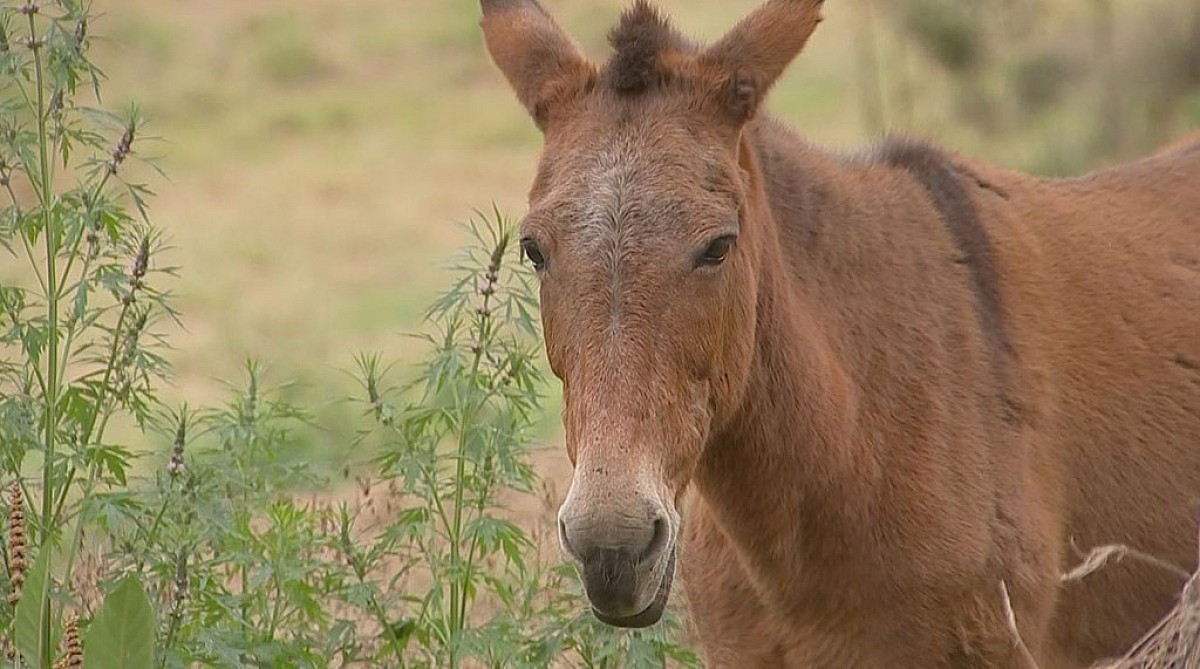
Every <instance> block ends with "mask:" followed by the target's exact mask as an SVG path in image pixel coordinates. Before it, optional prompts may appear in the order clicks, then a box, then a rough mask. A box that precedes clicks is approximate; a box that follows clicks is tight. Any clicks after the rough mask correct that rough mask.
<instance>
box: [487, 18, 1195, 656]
mask: <svg viewBox="0 0 1200 669" xmlns="http://www.w3.org/2000/svg"><path fill="white" fill-rule="evenodd" d="M820 4H821V3H819V2H816V1H814V0H772V1H771V2H768V3H767V4H766V5H764V6H763V8H761V9H760V10H759V11H757V12H756V13H754V14H752V15H751V16H750V17H748V18H747V19H746V20H745V21H743V22H742V23H741V24H739V25H738V26H737V27H736V28H734V30H733V31H731V33H730V34H729V35H728V36H726V37H725V38H724V39H722V40H721V41H720V42H718V43H717V44H716V45H714V46H713V47H711V48H709V49H707V50H700V49H697V48H682V47H679V46H678V44H679V43H677V42H676V40H674V38H672V39H663V36H664V35H672V34H673V33H671V32H669V28H668V27H667V26H666V24H665V23H661V24H660V23H657V22H655V21H652V20H650V19H649V18H643V19H641V20H642V21H643V23H640V24H638V23H637V22H634V23H635V24H637V25H636V26H634V27H636V28H637V29H636V30H634V29H630V28H628V26H627V28H626V29H625V30H624V32H623V33H621V34H624V35H625V36H626V37H628V39H624V40H622V39H615V38H614V40H613V41H614V44H615V45H616V46H617V47H618V49H620V51H619V52H618V54H617V55H616V56H615V59H614V60H613V61H610V63H609V65H608V66H607V67H606V69H605V70H600V69H596V68H594V67H593V66H591V65H590V64H589V63H588V62H587V61H586V59H584V58H583V57H582V56H581V55H580V54H578V53H577V52H576V51H575V50H574V49H573V47H572V48H567V47H566V46H562V48H561V49H560V50H557V51H555V52H554V53H552V54H551V58H550V60H549V62H553V63H557V66H556V67H555V68H552V71H551V74H550V75H549V76H550V80H551V81H552V82H553V86H554V90H560V91H561V90H570V91H573V92H572V94H570V95H559V96H556V97H554V98H553V100H552V102H551V103H550V104H549V107H546V110H547V114H546V116H545V119H547V120H548V122H545V123H542V127H543V130H544V132H545V149H544V152H543V156H542V160H541V165H540V169H539V172H538V176H537V178H536V180H535V182H534V184H533V188H532V190H531V192H530V212H529V215H528V216H527V218H526V220H525V221H524V222H523V224H522V235H523V238H524V239H525V243H527V244H529V245H531V246H530V247H529V248H531V249H533V250H534V251H536V252H537V253H540V254H541V255H543V256H544V257H545V259H546V263H545V267H544V268H542V270H541V271H540V275H541V279H542V288H541V300H542V317H543V323H544V326H545V343H546V350H547V355H548V357H549V359H550V363H551V366H552V368H553V370H554V372H555V374H556V375H558V376H559V377H560V378H561V379H562V380H563V392H564V402H565V405H564V412H563V419H564V425H565V428H566V436H567V448H568V452H569V454H570V455H571V458H572V462H573V463H574V464H575V474H574V478H573V481H572V487H571V492H570V493H569V494H568V497H567V500H566V501H565V502H564V505H563V509H562V512H561V515H560V519H561V529H562V533H563V539H564V541H563V544H564V548H565V549H566V550H567V552H568V553H569V554H570V555H571V556H572V557H574V558H575V559H576V560H578V561H579V562H580V565H581V571H582V572H583V573H584V581H585V585H586V586H587V589H588V594H589V598H590V599H591V601H592V603H593V606H594V607H595V608H596V610H597V613H598V615H601V616H602V617H603V618H604V619H606V620H610V621H613V622H614V624H620V625H629V626H640V625H644V624H648V623H651V622H653V621H654V620H657V617H658V615H659V613H660V609H659V605H660V603H661V602H662V601H664V599H665V597H664V594H663V593H664V588H665V587H668V586H669V584H670V583H671V581H672V580H673V574H674V570H675V560H676V556H677V557H678V572H679V574H680V577H681V579H682V581H683V585H684V587H685V589H686V595H687V598H688V601H689V604H690V611H691V616H692V622H693V624H694V625H695V627H696V630H697V632H698V633H699V637H700V639H701V645H702V647H703V650H704V654H705V656H706V659H707V661H708V664H709V666H712V667H856V668H857V667H864V668H874V667H879V668H885V667H886V668H893V667H922V668H924V667H931V668H937V667H989V668H991V667H1020V666H1024V665H1023V664H1022V659H1021V657H1020V655H1019V654H1018V653H1017V652H1016V650H1015V648H1016V646H1015V644H1014V639H1013V635H1012V634H1011V632H1010V630H1009V628H1008V625H1007V623H1006V619H1005V613H1004V607H1003V600H1002V587H1003V588H1006V589H1007V591H1008V593H1009V594H1010V596H1011V602H1012V605H1013V608H1014V610H1015V615H1016V619H1017V623H1018V625H1019V629H1020V634H1021V637H1022V639H1023V641H1024V643H1025V644H1026V645H1027V646H1028V647H1029V649H1030V650H1031V652H1032V653H1033V654H1034V656H1035V657H1036V658H1037V660H1038V662H1039V663H1040V665H1041V666H1042V667H1043V668H1044V669H1064V668H1075V667H1083V666H1086V665H1087V664H1089V663H1091V662H1094V661H1096V660H1099V659H1101V658H1103V657H1106V656H1111V655H1115V654H1117V653H1118V652H1120V651H1122V650H1123V649H1124V648H1125V647H1126V646H1128V645H1129V644H1130V643H1132V642H1133V641H1134V640H1135V639H1136V638H1137V637H1138V636H1139V635H1140V634H1141V633H1142V632H1144V631H1145V630H1147V629H1148V628H1149V626H1150V625H1151V624H1152V623H1153V622H1154V621H1155V620H1156V619H1157V618H1158V617H1160V616H1161V615H1162V614H1164V613H1165V612H1166V611H1167V610H1168V608H1169V607H1170V606H1171V604H1172V603H1173V601H1174V598H1175V596H1176V592H1177V590H1178V588H1179V586H1180V585H1181V583H1180V582H1179V581H1178V580H1177V578H1176V577H1175V576H1174V575H1172V574H1170V573H1166V572H1164V571H1162V570H1158V569H1156V568H1153V567H1149V566H1145V565H1142V564H1139V563H1136V562H1132V561H1126V562H1121V563H1117V564H1113V565H1110V566H1108V567H1106V568H1105V569H1103V570H1101V571H1099V572H1097V573H1095V574H1093V575H1091V576H1088V577H1087V578H1084V579H1083V580H1081V581H1079V582H1072V583H1070V584H1063V583H1061V582H1060V578H1059V577H1060V574H1062V573H1063V572H1064V571H1066V570H1067V569H1069V568H1070V567H1071V566H1073V565H1074V564H1075V563H1076V562H1077V561H1078V559H1079V554H1078V551H1086V550H1087V549H1090V548H1092V547H1095V546H1099V545H1103V544H1110V543H1121V544H1126V545H1129V546H1132V547H1134V548H1137V549H1138V550H1141V551H1144V552H1147V553H1151V554H1154V555H1156V556H1158V557H1160V558H1162V559H1165V560H1169V561H1172V562H1174V563H1176V564H1178V565H1180V566H1182V567H1187V568H1194V567H1195V554H1196V552H1195V539H1196V532H1197V518H1198V517H1200V151H1198V150H1196V147H1197V146H1198V144H1197V140H1200V135H1197V136H1196V137H1193V138H1190V139H1187V140H1184V141H1181V142H1179V143H1178V144H1177V145H1175V146H1174V147H1172V148H1170V149H1167V150H1165V151H1163V152H1160V153H1159V154H1156V155H1155V156H1152V157H1149V158H1146V159H1144V160H1141V161H1138V162H1135V163H1131V164H1128V165H1122V166H1117V167H1113V168H1110V169H1106V170H1103V171H1099V172H1096V173H1093V174H1090V175H1087V176H1085V177H1082V178H1078V179H1061V180H1046V179H1037V178H1033V177H1029V176H1025V175H1022V174H1019V173H1015V172H1011V171H1008V170H1003V169H999V168H996V167H993V166H990V165H988V164H985V163H982V162H977V161H973V160H970V159H967V158H965V157H961V156H958V155H955V154H952V153H949V152H946V151H942V150H939V149H936V148H933V147H930V146H928V145H925V144H921V143H918V142H912V141H897V140H892V141H889V142H886V143H884V144H883V145H881V146H880V147H878V148H876V149H874V150H873V151H870V152H868V153H865V154H863V155H860V156H855V157H840V156H835V155H832V154H829V153H826V152H823V151H821V150H818V149H816V148H813V147H811V146H809V145H807V144H806V143H804V142H803V141H802V140H800V139H799V138H797V136H796V135H794V134H793V133H792V132H791V131H789V130H788V129H786V128H785V127H784V126H783V125H781V124H780V123H778V122H776V121H774V120H772V119H771V118H769V117H767V116H765V115H763V114H761V113H757V109H758V107H759V104H760V103H761V101H762V98H763V96H764V95H765V94H766V92H767V90H769V88H770V86H771V84H772V83H773V82H774V80H775V78H776V77H778V76H779V74H780V73H781V72H782V71H783V68H784V66H785V65H786V64H787V62H788V61H790V60H791V58H792V57H793V56H794V55H796V53H798V52H799V51H800V49H801V48H802V46H803V44H804V42H805V40H806V39H807V37H808V35H809V33H811V32H812V29H813V28H815V26H816V24H817V23H818V22H819V20H820V18H819V13H818V12H819V7H820ZM483 8H484V15H485V37H486V39H487V42H488V45H489V49H490V50H491V51H492V53H493V55H494V57H495V58H496V60H497V63H498V64H499V66H500V67H501V69H503V70H505V74H506V76H508V77H509V79H510V81H513V82H514V87H515V88H516V89H517V91H518V95H522V96H523V99H524V98H528V97H529V95H528V94H527V93H525V94H522V93H521V92H522V91H530V90H534V91H537V90H543V89H544V87H545V86H546V85H547V84H546V82H545V81H544V80H543V77H542V73H541V69H542V68H540V66H539V67H538V68H532V69H531V66H528V65H519V66H517V67H515V68H514V67H509V66H506V63H510V64H511V63H514V62H515V63H518V64H520V63H526V62H527V61H526V56H523V55H521V54H524V50H523V49H522V47H521V45H522V44H529V45H531V46H530V47H529V48H530V49H533V50H534V51H538V50H539V49H544V48H545V46H546V45H548V44H552V45H560V46H561V45H568V44H569V42H568V41H567V40H566V38H565V37H562V36H561V35H559V34H558V33H557V28H556V27H554V26H553V23H552V22H550V21H549V20H548V19H547V18H540V17H545V14H544V12H543V10H541V9H540V7H538V5H537V3H536V2H535V1H534V0H483ZM644 11H646V10H642V9H639V10H635V13H636V12H644ZM646 16H650V15H646ZM651 18H653V17H651ZM489 25H490V27H489ZM664 31H666V32H664ZM618 32H619V33H620V32H621V31H618ZM539 53H542V52H540V51H539ZM647 54H657V56H656V57H654V56H652V55H651V56H648V55H647ZM542 55H543V56H544V55H545V53H542ZM623 59H624V60H623ZM563 72H574V73H576V78H575V79H570V78H569V77H568V79H566V80H564V79H562V73H563ZM603 72H614V73H616V74H596V73H603ZM648 72H653V73H655V74H654V75H653V76H650V75H648V74H647V73H648ZM529 77H532V79H530V78H529ZM633 83H637V85H632V84H633ZM535 106H536V105H535ZM539 123H541V121H539ZM731 234H735V235H736V236H737V240H736V244H735V245H734V246H733V247H732V249H731V250H730V251H729V252H728V255H727V258H726V259H725V261H724V263H723V264H719V265H713V264H710V263H706V262H702V259H703V257H704V254H705V253H707V252H706V251H705V249H706V248H708V246H709V245H710V244H711V243H712V242H713V240H715V239H717V238H719V237H723V236H727V235H731Z"/></svg>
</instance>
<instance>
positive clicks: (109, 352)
mask: <svg viewBox="0 0 1200 669" xmlns="http://www.w3.org/2000/svg"><path fill="white" fill-rule="evenodd" d="M88 42H89V37H88V13H87V5H86V4H85V3H83V2H81V1H78V0H58V1H57V2H52V3H42V4H21V5H13V4H11V3H9V4H0V193H2V197H3V198H4V199H5V200H6V202H5V203H4V205H3V208H2V209H0V246H3V253H4V254H5V255H6V257H8V258H11V259H15V260H16V261H17V264H19V268H20V269H19V270H17V271H14V272H12V273H11V274H10V273H9V272H8V270H7V269H6V271H5V273H4V274H3V275H0V276H2V278H0V446H2V447H3V449H2V451H0V484H2V485H3V486H4V488H5V490H6V491H7V494H6V495H5V507H6V510H7V513H5V514H4V521H3V525H2V526H0V536H2V537H3V541H0V546H2V547H3V550H2V551H0V555H2V557H3V567H4V568H3V570H2V572H0V594H3V595H4V599H3V601H0V642H2V643H3V651H2V652H3V655H4V660H3V661H6V662H9V661H11V663H12V664H13V666H16V667H31V668H37V669H45V668H49V667H51V666H58V665H60V664H61V665H65V666H77V663H78V662H85V663H86V665H87V666H88V667H89V669H105V668H107V667H138V668H142V667H146V666H156V667H187V666H197V665H201V666H223V667H245V666H257V667H279V666H287V667H329V666H350V665H364V664H365V665H369V666H402V667H444V666H448V667H459V666H488V667H546V666H551V665H553V666H586V667H617V666H629V667H660V666H664V665H666V664H667V663H668V662H669V661H674V662H677V663H679V664H683V665H695V664H696V662H697V661H696V658H695V657H694V656H693V655H692V654H691V653H690V652H688V651H687V650H685V649H684V648H682V647H680V646H679V645H678V644H677V643H676V642H675V641H673V637H672V635H673V633H674V632H675V631H676V630H677V623H676V622H675V621H674V620H673V619H669V620H668V621H667V622H666V623H664V624H663V625H661V626H660V627H658V628H657V629H655V630H651V631H642V632H618V631H616V630H613V629H612V628H609V627H607V626H604V625H602V624H600V623H598V622H597V621H596V620H595V619H594V618H593V617H592V616H591V614H590V612H588V610H587V608H586V606H585V605H584V599H583V597H582V595H581V593H580V592H579V587H578V582H577V578H576V577H575V574H574V572H573V570H572V568H570V567H568V566H566V565H564V564H561V563H558V562H557V561H554V560H552V561H546V560H544V558H542V557H541V554H540V552H539V551H538V548H539V545H540V542H539V541H538V537H539V536H545V535H544V533H543V534H539V530H538V528H537V527H534V528H528V527H521V526H519V525H518V524H516V523H515V522H514V521H513V520H512V519H511V518H509V517H508V516H507V515H506V513H505V509H504V508H503V506H504V501H505V500H506V499H508V498H509V497H510V496H512V495H521V494H525V495H528V494H534V492H535V491H536V490H538V486H539V482H538V479H537V477H536V475H535V472H534V470H533V468H532V466H531V463H530V457H529V455H530V452H529V447H530V442H531V439H532V436H531V435H532V433H533V429H534V426H535V424H536V423H537V421H538V420H539V419H540V407H539V405H538V399H539V393H540V389H541V388H542V384H543V378H542V376H541V373H540V371H539V366H538V364H537V355H538V350H539V342H538V328H537V318H536V316H535V314H536V308H537V304H536V301H535V298H534V293H533V288H532V285H531V281H532V279H531V275H530V272H528V271H527V270H526V269H525V268H523V267H521V266H520V262H519V260H520V256H519V251H518V250H517V248H516V246H515V245H514V244H513V243H512V235H513V230H512V227H511V226H510V224H509V223H508V222H506V221H505V220H503V218H502V217H501V216H500V215H499V213H497V214H496V215H495V217H494V218H492V219H491V220H481V221H478V222H477V223H476V224H475V225H473V226H471V228H470V230H471V232H472V233H473V235H474V237H473V240H472V243H471V245H470V246H469V247H468V248H467V249H466V252H465V255H464V256H463V257H462V262H460V263H459V264H458V265H457V266H456V267H455V270H456V278H455V282H454V283H453V285H452V287H451V289H450V290H449V291H448V292H447V293H446V294H445V295H444V296H443V297H441V298H440V299H439V300H438V301H437V302H436V303H435V304H434V305H433V307H432V308H431V310H430V311H429V318H428V325H429V328H428V332H427V333H426V334H423V335H420V336H419V339H420V340H421V341H423V342H424V343H425V345H427V346H428V348H429V357H428V359H427V362H426V363H425V364H424V365H423V366H422V367H421V368H420V370H419V373H417V374H416V375H415V377H414V378H412V379H411V380H409V381H407V382H402V383H400V384H399V385H398V386H396V387H393V386H391V385H390V381H389V379H390V378H391V377H392V375H391V374H388V373H387V367H386V366H385V365H384V364H383V362H382V361H381V360H380V359H379V358H378V356H369V355H363V356H359V357H358V359H357V370H356V372H355V374H356V376H357V378H358V380H359V381H360V382H361V385H362V389H363V392H362V397H359V398H353V401H354V402H356V403H357V404H358V405H360V406H361V407H362V409H363V412H364V413H363V415H364V421H365V426H364V428H363V430H362V440H361V442H360V444H359V447H360V448H362V449H369V450H366V451H365V454H366V456H367V459H365V460H364V461H363V462H362V465H363V466H364V471H363V472H356V473H355V478H354V482H355V483H357V484H358V486H359V487H360V489H361V492H360V493H359V495H358V496H357V497H355V498H352V499H344V498H343V497H344V495H343V492H342V491H335V492H329V491H330V490H331V489H332V488H333V484H334V483H335V482H337V481H338V479H337V477H336V476H331V475H330V473H329V472H323V471H318V470H317V469H315V468H314V467H312V466H310V465H308V464H306V463H305V462H304V461H303V460H302V459H300V458H297V457H295V456H294V453H293V452H292V451H293V450H294V449H295V447H296V444H298V443H302V442H303V441H304V439H306V438H307V435H309V434H310V433H311V431H312V430H313V429H314V426H313V425H312V417H311V416H310V415H309V413H308V412H306V411H304V410H303V409H301V408H299V407H297V406H294V405H293V404H291V403H289V402H287V401H285V400H284V399H283V398H284V397H285V396H286V393H285V392H284V391H285V390H286V387H279V386H268V385H267V379H266V374H265V372H264V370H263V369H262V368H261V367H260V366H259V365H258V364H256V363H253V362H250V363H248V364H247V366H246V376H245V379H244V380H242V381H241V382H239V383H238V384H236V385H235V386H234V387H233V388H232V389H231V396H230V399H229V400H228V401H227V403H226V404H225V406H223V407H218V408H214V409H192V408H189V407H188V406H186V405H185V406H182V407H179V408H168V407H166V406H164V405H163V404H162V403H160V401H159V400H158V398H157V394H156V387H157V383H158V382H159V381H161V380H162V379H163V377H164V376H165V375H166V373H167V371H168V365H167V363H166V360H165V358H164V357H163V353H162V351H163V349H164V348H165V342H164V340H163V338H162V336H161V335H160V334H158V333H157V331H156V329H155V328H156V326H157V325H158V324H159V323H161V322H162V321H164V320H170V319H173V318H174V317H175V313H174V311H173V310H172V308H171V306H170V301H169V293H167V292H165V291H164V290H163V289H162V287H161V286H160V283H159V282H160V280H161V279H162V278H163V276H164V275H169V274H171V273H172V271H173V270H172V269H171V268H169V267H161V266H160V261H159V259H160V255H161V252H162V250H163V246H162V243H161V235H160V233H159V231H158V230H157V229H156V228H155V227H154V226H153V225H151V224H150V223H149V221H148V218H147V211H146V202H145V199H146V197H147V196H148V195H149V191H148V190H147V188H146V187H145V186H144V185H141V184H138V183H136V182H133V181H128V180H127V179H126V177H127V168H128V166H129V165H128V163H129V161H130V160H131V159H132V158H134V157H135V156H136V149H137V147H139V146H140V145H141V141H142V139H143V137H144V124H143V122H142V120H141V118H140V116H139V115H138V113H137V110H136V109H132V110H130V111H129V113H128V114H126V115H125V116H124V117H115V116H112V115H110V114H108V113H105V112H103V111H100V110H95V109H88V108H85V107H84V106H82V104H81V103H78V102H77V100H78V99H82V96H83V95H84V93H85V90H84V89H83V88H82V87H91V88H93V89H95V95H96V97H97V98H99V86H100V81H101V76H100V73H99V72H98V71H97V70H96V69H95V68H94V67H92V65H91V64H90V63H89V62H88V61H87V57H86V53H87V47H88ZM77 93H78V94H79V96H78V97H77ZM7 267H13V264H8V265H7ZM117 424H128V425H129V426H134V427H138V428H140V429H142V430H143V431H145V432H146V433H148V434H150V435H155V436H154V437H153V438H154V440H155V443H159V444H162V445H163V446H164V448H163V449H162V451H161V452H155V453H149V454H145V453H141V454H138V453H134V452H133V451H132V450H131V449H130V448H128V447H127V446H125V445H120V444H117V443H114V440H113V437H112V433H113V430H112V426H114V425H117ZM349 446H351V445H348V447H349ZM350 475H351V472H350V471H349V470H346V471H345V472H343V473H342V476H341V480H343V481H344V482H345V483H349V478H350ZM372 495H374V496H372ZM551 536H552V533H551ZM556 554H557V553H556Z"/></svg>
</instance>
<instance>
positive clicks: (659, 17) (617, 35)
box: [602, 0, 695, 93]
mask: <svg viewBox="0 0 1200 669" xmlns="http://www.w3.org/2000/svg"><path fill="white" fill-rule="evenodd" d="M608 42H609V44H611V45H612V47H613V50H614V53H613V55H612V58H610V59H609V61H608V64H607V65H605V67H604V71H603V75H602V76H603V81H604V82H605V83H607V84H608V86H609V87H611V88H612V89H613V90H615V91H617V92H619V93H639V92H641V91H644V90H646V89H649V88H652V87H654V86H656V85H658V84H660V83H662V82H663V81H664V80H665V79H666V77H667V76H668V74H669V70H668V68H667V67H666V63H665V62H664V56H666V55H667V54H669V53H671V52H676V53H680V52H692V51H694V50H695V47H694V46H693V45H692V44H691V43H690V42H688V40H687V39H685V38H684V37H683V36H682V35H681V34H680V33H679V32H678V31H677V30H675V28H674V27H672V26H671V24H670V22H669V21H668V20H667V17H666V16H664V15H663V14H662V13H661V12H659V10H658V9H656V8H655V7H654V6H653V5H651V4H650V3H649V2H648V1H647V0H638V2H636V3H634V4H633V6H631V7H630V8H629V9H627V10H625V12H624V13H623V14H622V15H621V20H620V22H618V23H617V25H616V27H615V28H613V29H612V31H611V32H609V34H608Z"/></svg>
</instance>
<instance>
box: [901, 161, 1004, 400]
mask: <svg viewBox="0 0 1200 669" xmlns="http://www.w3.org/2000/svg"><path fill="white" fill-rule="evenodd" d="M879 156H880V159H881V160H882V161H883V162H884V163H885V164H887V165H890V166H892V167H895V168H897V169H901V170H904V171H905V172H907V173H909V174H910V175H912V177H913V178H914V179H916V180H917V182H918V183H920V184H921V186H922V187H924V188H925V190H926V191H928V192H929V196H930V198H931V199H932V200H933V204H934V206H935V207H936V208H937V210H938V213H939V214H940V215H941V217H942V221H943V222H944V223H945V225H946V228H947V229H948V230H949V231H950V235H951V236H952V237H953V238H954V243H955V245H957V247H958V251H959V253H961V254H962V262H963V264H965V265H966V267H967V270H968V271H969V272H970V275H971V287H972V291H973V292H974V294H975V301H976V310H977V311H978V313H979V327H980V330H981V332H982V334H983V337H984V339H985V341H987V343H988V344H989V345H990V346H991V348H992V352H993V355H992V367H993V371H994V373H995V375H996V380H997V382H998V383H999V385H1000V392H1001V393H1002V395H1003V396H1004V400H1005V404H1006V405H1008V407H1007V409H1008V410H1006V413H1010V412H1011V410H1012V409H1014V408H1015V407H1014V405H1013V404H1012V399H1013V398H1012V397H1011V393H1010V389H1009V388H1008V378H1007V376H1008V375H1007V373H1006V369H1007V359H1008V358H1009V356H1010V355H1012V353H1013V349H1012V347H1011V345H1010V342H1009V339H1008V334H1007V332H1006V331H1005V327H1004V317H1003V308H1002V304H1001V299H1000V276H999V273H998V271H997V270H996V259H995V255H994V253H993V251H992V242H991V239H990V238H989V237H988V233H987V229H986V228H984V226H983V223H982V221H980V219H979V211H978V209H977V208H976V207H975V202H974V201H973V200H972V199H971V193H970V191H969V190H968V186H969V185H970V184H973V183H976V180H975V179H973V178H971V175H970V174H969V173H967V172H966V168H964V167H961V166H959V165H956V164H954V162H952V161H951V159H950V158H948V157H947V156H946V155H945V154H943V153H942V152H940V151H938V150H937V149H935V148H933V147H930V146H927V145H924V144H920V143H916V142H909V141H889V142H887V143H885V144H884V145H883V146H882V147H881V149H880V151H879Z"/></svg>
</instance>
